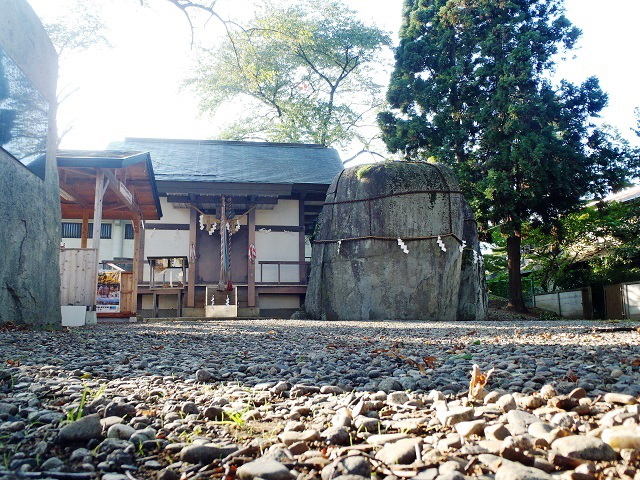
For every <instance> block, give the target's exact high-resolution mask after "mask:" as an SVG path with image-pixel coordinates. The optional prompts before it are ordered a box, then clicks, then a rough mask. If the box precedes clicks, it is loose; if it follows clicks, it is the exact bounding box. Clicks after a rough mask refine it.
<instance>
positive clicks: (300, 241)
mask: <svg viewBox="0 0 640 480" xmlns="http://www.w3.org/2000/svg"><path fill="white" fill-rule="evenodd" d="M304 197H305V194H304V193H303V194H302V195H300V199H299V200H298V225H299V226H300V233H299V234H298V260H299V261H300V262H304V256H305V255H304V252H305V248H304V247H305V245H304ZM300 282H301V283H307V266H306V265H300Z"/></svg>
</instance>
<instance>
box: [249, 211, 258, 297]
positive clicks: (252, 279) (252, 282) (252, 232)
mask: <svg viewBox="0 0 640 480" xmlns="http://www.w3.org/2000/svg"><path fill="white" fill-rule="evenodd" d="M247 227H248V228H249V241H248V242H247V243H248V244H249V246H251V245H255V244H256V209H255V208H254V209H253V210H251V211H250V212H249V215H247ZM247 283H248V299H247V305H248V306H249V307H255V306H256V264H255V263H254V262H251V260H249V261H247Z"/></svg>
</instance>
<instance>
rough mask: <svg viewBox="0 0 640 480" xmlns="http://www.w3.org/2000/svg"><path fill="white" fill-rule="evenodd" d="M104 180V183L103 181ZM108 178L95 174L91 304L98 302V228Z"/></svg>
mask: <svg viewBox="0 0 640 480" xmlns="http://www.w3.org/2000/svg"><path fill="white" fill-rule="evenodd" d="M105 182H106V183H105ZM108 183H109V180H106V179H105V178H104V175H103V174H102V172H98V173H97V175H96V190H95V192H96V194H95V201H94V204H93V240H92V242H91V247H92V248H95V249H96V261H95V272H96V276H95V278H94V279H93V280H94V281H93V304H94V305H96V304H97V303H98V267H99V265H100V257H99V255H100V228H101V226H102V199H103V198H104V192H105V190H106V189H107V184H108Z"/></svg>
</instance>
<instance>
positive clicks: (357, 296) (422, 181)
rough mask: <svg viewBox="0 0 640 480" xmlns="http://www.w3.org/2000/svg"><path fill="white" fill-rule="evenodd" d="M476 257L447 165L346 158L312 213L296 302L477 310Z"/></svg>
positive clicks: (414, 311)
mask: <svg viewBox="0 0 640 480" xmlns="http://www.w3.org/2000/svg"><path fill="white" fill-rule="evenodd" d="M481 262H482V256H481V254H480V250H479V244H478V238H477V230H476V228H475V223H474V222H473V218H472V213H471V210H470V209H469V208H468V206H467V205H466V202H465V200H464V198H463V196H462V193H461V192H460V190H459V187H458V183H457V181H456V179H455V176H454V175H453V173H452V172H451V170H449V169H448V168H446V167H444V166H442V165H438V164H432V163H426V162H386V163H378V164H372V165H365V166H360V167H353V168H348V169H346V170H344V171H342V172H341V173H340V174H339V175H338V176H337V177H336V178H335V179H334V181H333V183H332V185H331V186H330V187H329V191H328V193H327V197H326V201H325V205H324V206H323V209H322V213H321V215H320V218H319V220H318V226H317V229H316V233H315V237H314V238H313V254H312V261H311V274H310V278H309V286H308V289H307V295H306V300H305V306H304V310H305V312H306V315H307V316H308V317H309V318H315V319H326V320H393V319H406V320H444V321H447V320H457V319H472V318H473V319H476V320H483V319H485V318H486V288H485V287H484V270H483V268H482V266H481V265H482V263H481Z"/></svg>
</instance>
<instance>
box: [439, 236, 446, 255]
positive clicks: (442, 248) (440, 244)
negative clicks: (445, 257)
mask: <svg viewBox="0 0 640 480" xmlns="http://www.w3.org/2000/svg"><path fill="white" fill-rule="evenodd" d="M437 243H438V246H439V247H440V250H442V251H443V252H446V251H447V247H445V245H444V242H443V241H442V237H441V236H440V235H438V242H437Z"/></svg>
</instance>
